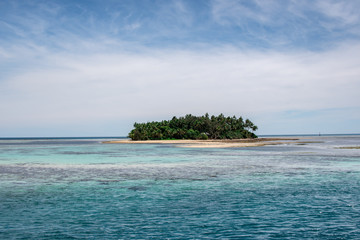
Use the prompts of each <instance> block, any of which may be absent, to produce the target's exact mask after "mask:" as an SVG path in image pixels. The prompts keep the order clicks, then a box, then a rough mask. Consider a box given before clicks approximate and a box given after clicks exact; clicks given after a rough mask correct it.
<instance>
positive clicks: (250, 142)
mask: <svg viewBox="0 0 360 240" xmlns="http://www.w3.org/2000/svg"><path fill="white" fill-rule="evenodd" d="M296 140H299V139H298V138H257V139H233V140H183V139H180V140H145V141H133V140H115V141H106V142H104V143H108V144H175V145H176V146H177V147H187V148H238V147H259V146H266V145H278V144H285V143H289V142H293V141H296Z"/></svg>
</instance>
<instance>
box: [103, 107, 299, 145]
mask: <svg viewBox="0 0 360 240" xmlns="http://www.w3.org/2000/svg"><path fill="white" fill-rule="evenodd" d="M257 129H258V127H257V126H256V125H255V124H254V123H252V122H251V121H250V120H249V119H245V120H244V119H243V118H242V117H239V118H237V117H236V116H233V117H225V116H224V115H223V114H220V115H218V116H214V115H213V116H211V117H210V116H209V114H208V113H206V114H205V115H204V116H193V115H191V114H187V115H185V116H184V117H179V118H177V117H173V118H172V119H171V120H163V121H161V122H156V121H153V122H147V123H135V124H134V129H132V130H131V131H130V133H129V135H128V138H129V140H126V139H125V140H124V139H122V140H112V141H105V142H103V143H116V144H174V145H175V146H177V147H186V148H239V147H259V146H266V145H279V144H284V143H289V141H297V140H299V139H298V138H284V137H282V138H258V136H257V135H256V134H255V133H254V131H256V130H257ZM299 143H300V142H299Z"/></svg>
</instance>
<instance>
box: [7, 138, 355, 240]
mask: <svg viewBox="0 0 360 240" xmlns="http://www.w3.org/2000/svg"><path fill="white" fill-rule="evenodd" d="M309 141H316V142H315V143H305V145H303V144H301V145H298V144H296V143H295V144H288V145H279V146H265V147H253V148H227V149H208V148H206V149H205V148H204V149H201V148H200V149H191V148H178V147H176V146H175V145H161V144H146V145H122V144H102V143H101V141H100V140H98V139H79V140H76V139H71V140H70V139H63V140H61V139H56V140H0V183H1V185H0V238H1V239H216V238H220V239H264V238H266V239H272V238H273V239H301V238H311V239H358V238H360V230H359V229H360V150H358V149H338V147H342V146H359V145H360V137H359V136H336V137H330V136H327V137H317V138H315V139H309Z"/></svg>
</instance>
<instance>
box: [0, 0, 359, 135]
mask: <svg viewBox="0 0 360 240" xmlns="http://www.w3.org/2000/svg"><path fill="white" fill-rule="evenodd" d="M358 9H360V1H358V0H347V1H335V0H301V1H300V0H299V1H297V0H266V1H260V0H207V1H205V0H197V1H193V0H178V1H176V0H174V1H172V0H163V1H161V0H151V1H150V0H117V1H115V0H107V1H100V0H78V1H74V0H52V1H49V0H28V1H22V0H12V1H5V0H0V137H75V136H126V135H127V133H128V132H129V131H130V130H131V129H132V127H133V123H134V122H147V121H159V120H164V119H171V118H172V117H173V116H177V117H180V116H184V115H185V114H193V115H197V116H200V115H203V114H205V113H209V114H210V115H218V114H220V113H223V114H224V115H227V116H233V115H235V116H237V117H240V116H242V117H243V118H249V119H250V120H251V121H252V122H254V123H255V124H256V125H257V126H258V128H259V129H258V131H257V132H256V134H259V135H267V134H318V133H322V134H340V133H360V57H359V56H360V11H358Z"/></svg>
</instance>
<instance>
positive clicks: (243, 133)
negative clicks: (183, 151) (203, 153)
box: [129, 114, 257, 140]
mask: <svg viewBox="0 0 360 240" xmlns="http://www.w3.org/2000/svg"><path fill="white" fill-rule="evenodd" d="M256 130H257V126H255V125H254V124H253V123H252V122H251V121H250V120H249V119H246V120H245V121H244V120H243V118H242V117H240V118H236V117H235V116H233V117H225V116H224V115H223V114H220V115H219V116H211V117H209V114H205V115H204V116H200V117H197V116H193V115H191V114H188V115H186V116H185V117H180V118H177V117H173V118H172V119H171V120H170V121H161V122H147V123H135V124H134V129H133V130H131V132H130V133H129V138H131V139H132V140H161V139H204V140H205V139H239V138H256V137H257V136H256V135H255V134H254V133H253V132H252V131H256Z"/></svg>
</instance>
